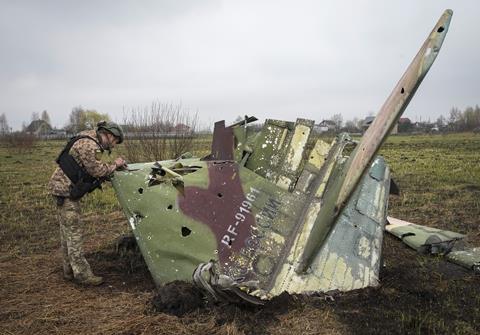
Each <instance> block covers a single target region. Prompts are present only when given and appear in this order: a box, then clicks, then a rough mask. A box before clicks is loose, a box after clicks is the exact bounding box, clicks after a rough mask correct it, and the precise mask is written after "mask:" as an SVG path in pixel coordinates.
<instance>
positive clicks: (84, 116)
mask: <svg viewBox="0 0 480 335" xmlns="http://www.w3.org/2000/svg"><path fill="white" fill-rule="evenodd" d="M102 120H105V121H109V120H110V116H109V115H108V114H107V113H99V112H97V111H96V110H94V109H84V108H83V107H82V106H78V107H74V108H72V111H71V112H70V116H69V120H68V124H67V126H66V127H65V128H66V130H67V131H68V132H70V133H73V134H76V133H78V132H80V131H82V130H86V129H94V128H95V126H96V125H97V123H98V122H99V121H102Z"/></svg>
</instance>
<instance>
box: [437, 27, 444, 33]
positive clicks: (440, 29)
mask: <svg viewBox="0 0 480 335" xmlns="http://www.w3.org/2000/svg"><path fill="white" fill-rule="evenodd" d="M444 30H445V28H443V27H442V26H440V27H438V29H437V32H438V33H441V32H442V31H444Z"/></svg>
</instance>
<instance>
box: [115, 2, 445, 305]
mask: <svg viewBox="0 0 480 335" xmlns="http://www.w3.org/2000/svg"><path fill="white" fill-rule="evenodd" d="M451 17H452V11H451V10H446V11H445V12H444V13H443V15H442V16H441V18H440V19H439V21H438V23H437V24H436V25H435V27H434V29H433V30H432V32H431V34H430V35H429V36H428V38H427V40H426V41H425V43H424V44H423V46H422V47H421V49H420V51H419V52H418V54H417V55H416V56H415V58H414V59H413V61H412V63H411V64H410V66H409V67H408V68H407V70H406V72H405V74H404V75H403V76H402V78H401V79H400V81H399V82H398V84H397V85H396V87H395V88H394V90H393V92H392V93H391V94H390V96H389V97H388V99H387V100H386V102H385V104H384V105H383V107H382V108H381V110H380V112H379V113H378V115H377V117H376V118H375V121H374V122H373V124H372V125H371V126H370V128H368V130H367V131H366V133H365V134H364V136H363V137H362V139H361V140H360V142H359V143H355V142H354V141H353V140H352V139H351V138H350V137H349V136H348V134H340V135H338V136H337V138H336V139H335V140H334V141H333V142H332V143H326V142H324V141H322V140H316V141H312V129H313V125H314V122H313V121H311V120H305V119H297V121H296V122H287V121H279V120H266V121H265V124H264V126H263V128H262V129H261V131H260V132H258V133H255V132H250V131H249V127H247V124H249V123H250V122H253V121H256V118H254V117H245V120H243V121H240V122H237V123H236V124H233V125H231V126H225V122H224V121H220V122H217V123H215V128H214V135H213V142H212V150H211V154H209V155H208V156H206V157H203V158H201V159H199V158H192V157H186V156H183V157H180V158H178V159H175V160H168V161H162V162H153V163H141V164H131V165H129V167H130V168H129V170H127V171H123V172H116V173H115V177H114V178H113V186H114V188H115V191H116V194H117V197H118V199H119V201H120V204H121V206H122V207H123V210H124V212H125V214H126V216H127V217H128V220H129V223H130V226H131V229H132V231H133V233H134V235H135V237H136V239H137V243H138V245H139V248H140V250H141V252H142V254H143V256H144V259H145V261H146V263H147V266H148V268H149V270H150V272H151V274H152V276H153V279H154V281H155V283H156V284H158V285H162V284H164V283H167V282H170V281H174V280H186V281H192V280H193V281H194V282H195V283H196V284H197V285H199V286H200V287H202V288H204V289H205V290H207V291H208V292H210V293H211V295H213V296H214V297H216V298H217V299H225V300H230V301H241V300H246V301H250V302H252V303H255V304H262V303H263V302H264V301H265V300H267V299H270V298H272V297H274V296H276V295H279V294H280V293H282V292H283V291H287V292H289V293H308V292H328V291H332V290H340V291H348V290H353V289H358V288H363V287H367V286H376V285H378V283H379V270H380V266H381V256H382V241H383V236H384V231H385V225H386V222H387V205H388V195H389V190H390V183H391V180H390V170H389V168H388V166H387V164H386V162H385V160H384V159H383V158H382V157H380V156H378V157H377V155H376V154H377V152H378V150H379V148H380V146H381V144H382V143H383V141H384V140H385V138H386V137H387V136H388V134H389V132H390V131H391V129H392V128H393V126H394V124H395V123H396V122H397V120H398V119H399V118H400V116H401V114H402V113H403V111H404V110H405V108H406V107H407V105H408V103H409V102H410V100H411V98H412V97H413V95H414V93H415V91H416V89H417V88H418V86H419V85H420V83H421V81H422V80H423V78H424V77H425V75H426V73H427V72H428V70H429V69H430V67H431V65H432V64H433V62H434V60H435V58H436V56H437V54H438V52H439V50H440V48H441V46H442V43H443V40H444V38H445V35H446V33H447V31H448V27H449V24H450V20H451ZM347 146H354V149H353V151H352V153H351V154H350V155H349V156H346V153H345V152H344V149H345V147H347ZM394 230H395V229H391V231H392V232H393V231H394ZM192 274H193V276H192Z"/></svg>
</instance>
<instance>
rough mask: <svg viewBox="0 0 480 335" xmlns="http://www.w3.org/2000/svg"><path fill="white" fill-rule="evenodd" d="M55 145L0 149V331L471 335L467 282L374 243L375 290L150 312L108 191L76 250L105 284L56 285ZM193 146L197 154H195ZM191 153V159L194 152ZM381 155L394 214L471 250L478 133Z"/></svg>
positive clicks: (472, 296) (407, 141)
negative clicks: (377, 249)
mask: <svg viewBox="0 0 480 335" xmlns="http://www.w3.org/2000/svg"><path fill="white" fill-rule="evenodd" d="M61 146H62V143H61V142H39V143H37V144H35V147H34V151H32V153H25V152H23V153H11V152H8V150H7V149H6V148H5V147H0V181H1V185H2V191H1V193H0V334H177V335H178V334H232V335H233V334H235V335H236V334H289V335H291V334H384V333H389V334H404V333H413V334H424V333H425V334H447V333H449V334H454V333H457V334H478V333H479V332H480V285H479V284H480V280H479V277H478V276H474V275H473V274H471V273H469V272H466V271H464V270H462V269H461V268H458V267H456V266H454V265H450V264H448V263H445V262H443V261H442V260H440V259H435V258H430V257H424V256H419V255H416V254H415V253H414V252H413V251H411V250H409V249H408V248H406V247H404V246H403V245H401V244H400V243H399V242H398V241H396V240H395V239H394V238H391V237H387V238H386V241H385V262H386V268H385V269H384V271H383V273H382V285H381V286H380V287H379V288H377V289H366V290H360V291H356V292H349V293H345V294H341V295H338V296H337V297H336V298H335V301H328V300H325V299H324V298H323V297H302V296H293V297H291V296H280V297H278V298H277V299H275V300H274V301H272V302H271V303H270V304H268V305H266V306H265V307H263V308H241V307H238V306H231V305H207V306H206V307H205V308H201V309H199V310H196V311H193V312H191V313H188V314H186V315H184V316H182V317H176V316H172V315H167V314H162V313H155V312H153V311H152V310H151V308H150V301H151V299H152V298H153V296H154V294H155V292H154V287H153V283H152V280H151V278H150V276H149V274H148V272H147V271H146V269H145V268H144V267H140V268H136V271H135V272H133V273H131V267H130V265H129V264H128V259H127V260H125V259H123V258H121V257H119V256H118V255H117V254H116V253H115V252H114V246H115V241H116V239H117V237H118V236H120V235H122V234H125V233H126V232H128V227H127V224H126V221H125V219H124V217H123V215H122V214H121V212H120V208H119V207H118V205H117V203H116V200H115V197H114V195H113V192H112V190H111V189H110V188H109V187H106V188H105V190H104V191H103V192H95V193H94V194H92V195H90V196H89V197H88V198H87V199H86V201H85V203H84V216H85V228H86V234H85V235H86V237H85V249H86V252H87V258H88V259H89V261H90V263H91V264H92V267H93V269H94V271H95V272H97V273H98V274H100V275H102V276H104V278H105V280H106V283H105V284H104V285H102V286H100V287H97V288H90V287H80V286H77V285H74V284H72V283H70V282H66V281H64V280H63V278H62V270H61V265H60V264H61V262H60V254H59V249H58V246H59V239H58V228H57V224H56V221H55V216H54V207H53V203H52V201H51V199H50V197H49V196H48V194H47V191H46V189H45V185H46V183H47V181H48V179H49V177H50V174H51V173H52V171H53V169H54V163H53V159H54V158H55V156H56V155H57V153H58V151H59V150H60V148H61ZM202 150H203V149H202ZM202 153H203V152H202ZM382 153H383V154H384V155H385V156H386V157H387V160H388V161H389V163H390V165H391V167H392V170H393V175H394V177H395V179H396V181H397V183H398V184H399V186H400V187H401V189H402V195H401V197H397V198H392V201H391V206H390V208H391V213H392V214H393V215H394V216H398V217H401V218H406V219H409V220H413V221H416V222H418V223H420V224H427V225H432V226H437V227H441V228H448V229H456V230H458V231H460V232H465V233H469V240H470V242H471V243H473V244H476V245H480V231H479V227H478V218H479V217H480V202H479V201H480V200H479V199H480V164H479V163H480V136H479V135H477V136H473V135H449V136H433V137H427V136H424V137H394V138H391V139H390V140H389V141H388V143H387V144H386V146H385V147H384V149H383V151H382Z"/></svg>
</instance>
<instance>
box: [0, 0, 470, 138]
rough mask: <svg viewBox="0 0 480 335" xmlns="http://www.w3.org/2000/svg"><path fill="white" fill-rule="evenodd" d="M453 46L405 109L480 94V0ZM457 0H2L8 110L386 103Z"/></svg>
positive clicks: (0, 39) (462, 20) (349, 112)
mask: <svg viewBox="0 0 480 335" xmlns="http://www.w3.org/2000/svg"><path fill="white" fill-rule="evenodd" d="M454 4H455V6H456V7H453V10H454V18H453V21H452V26H451V28H450V32H449V36H448V37H447V39H446V41H445V44H444V47H443V50H442V52H441V54H440V56H439V58H438V60H437V62H436V64H435V65H434V66H433V68H432V70H431V72H430V73H429V75H428V76H427V78H426V79H425V81H424V83H423V85H422V87H420V89H419V91H418V92H417V96H416V97H415V98H414V99H413V101H412V102H411V104H410V106H409V108H408V109H407V111H406V115H407V116H409V117H412V118H416V117H418V118H419V117H422V118H423V119H426V118H429V117H430V118H432V120H433V119H436V118H437V117H438V116H439V115H440V114H447V113H448V111H449V109H450V108H451V107H452V106H453V105H455V106H459V107H461V108H462V107H464V106H466V105H474V104H476V103H480V102H479V100H480V99H479V96H478V92H479V85H478V78H480V67H479V66H478V60H477V59H476V58H477V57H478V56H477V55H478V54H479V51H480V50H479V48H480V46H479V45H478V43H476V41H477V39H478V35H479V33H480V28H478V24H477V22H476V13H478V10H479V9H480V4H478V2H477V1H475V0H469V1H467V0H465V1H461V2H455V3H454ZM451 5H453V3H452V2H449V1H441V0H440V1H438V0H437V1H434V0H428V1H421V2H419V1H414V0H408V1H402V2H397V3H394V2H379V1H355V2H354V4H352V2H346V1H336V2H333V1H331V2H319V1H273V0H272V1H242V2H238V1H193V0H191V1H142V2H133V1H100V2H93V1H83V2H75V1H41V2H40V1H30V2H28V1H23V2H8V1H3V2H1V11H0V45H1V47H2V52H1V53H0V73H2V76H1V77H0V113H6V115H7V118H8V120H9V123H10V124H11V125H12V126H13V127H14V128H19V127H20V125H21V123H22V121H29V119H30V115H31V113H32V112H34V111H42V110H44V109H47V110H48V111H49V113H50V115H51V117H52V120H53V121H54V123H55V124H56V125H57V126H62V125H63V124H65V122H66V120H67V117H68V114H69V112H70V110H71V108H72V107H74V106H77V105H82V106H84V107H88V108H95V109H97V110H99V111H102V112H108V113H109V114H110V115H111V116H112V117H113V118H116V119H118V120H120V119H121V118H122V110H123V108H124V107H126V108H127V109H128V108H129V107H137V106H142V105H149V104H150V103H151V102H152V101H154V100H160V101H166V102H182V104H183V105H186V106H188V107H190V108H191V109H192V110H198V112H199V115H200V117H201V118H202V119H205V120H216V119H219V118H226V119H227V120H233V119H234V118H235V117H236V116H237V115H243V114H249V115H252V114H254V115H256V116H258V117H260V118H265V117H271V118H286V119H295V118H296V117H307V118H314V119H316V120H320V119H322V118H327V117H329V116H331V115H332V114H334V113H342V114H343V116H344V118H346V119H348V118H353V117H354V116H357V117H363V116H365V115H366V114H367V113H368V112H370V111H376V110H377V109H378V108H379V107H380V106H381V104H382V103H383V100H384V99H385V98H386V97H387V95H388V94H389V92H390V90H391V89H392V88H393V86H394V85H395V83H396V81H397V80H398V79H399V77H400V76H401V74H402V73H403V71H404V69H405V68H406V66H407V65H408V63H409V62H410V60H411V59H412V58H413V56H414V55H415V53H416V51H417V50H418V48H419V47H420V45H421V44H422V42H423V40H424V39H425V38H426V36H427V35H428V33H429V32H430V30H431V28H432V27H433V25H434V23H435V22H436V20H437V19H438V17H439V16H440V15H441V13H442V11H443V10H444V9H445V8H448V7H449V6H451Z"/></svg>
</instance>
